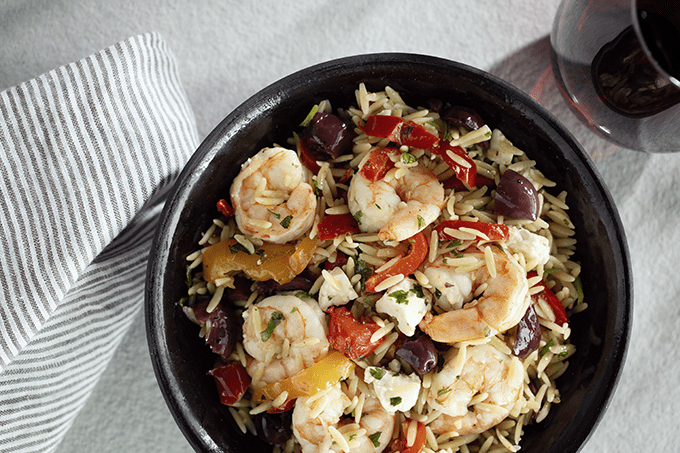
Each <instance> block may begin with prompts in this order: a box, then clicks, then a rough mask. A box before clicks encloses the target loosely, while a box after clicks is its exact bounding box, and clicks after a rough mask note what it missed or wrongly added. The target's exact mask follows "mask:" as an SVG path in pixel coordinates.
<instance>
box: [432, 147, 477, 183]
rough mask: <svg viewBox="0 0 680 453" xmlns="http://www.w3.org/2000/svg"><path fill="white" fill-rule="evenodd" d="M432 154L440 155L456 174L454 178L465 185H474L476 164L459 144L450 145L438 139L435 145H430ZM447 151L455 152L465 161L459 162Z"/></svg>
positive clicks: (475, 181)
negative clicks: (463, 162)
mask: <svg viewBox="0 0 680 453" xmlns="http://www.w3.org/2000/svg"><path fill="white" fill-rule="evenodd" d="M431 151H432V154H435V155H438V156H441V157H442V159H444V162H446V163H447V164H448V166H449V167H451V170H453V172H454V173H455V175H456V178H458V179H460V180H461V181H462V182H464V183H465V184H466V185H467V187H475V185H476V184H477V164H475V162H474V161H473V160H472V159H470V157H469V156H468V155H467V153H466V152H465V150H464V149H463V148H461V147H460V146H451V144H450V143H449V142H447V141H444V140H442V141H440V142H439V143H438V144H437V146H434V147H432V149H431ZM449 151H450V152H452V153H453V154H456V155H457V156H459V157H460V158H461V159H463V160H464V161H465V164H464V165H463V164H460V163H458V162H457V161H456V159H454V158H452V157H451V156H450V155H449Z"/></svg>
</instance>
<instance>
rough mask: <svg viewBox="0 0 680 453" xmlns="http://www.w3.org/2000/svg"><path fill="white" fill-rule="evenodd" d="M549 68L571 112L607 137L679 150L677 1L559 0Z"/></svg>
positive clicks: (648, 148)
mask: <svg viewBox="0 0 680 453" xmlns="http://www.w3.org/2000/svg"><path fill="white" fill-rule="evenodd" d="M550 46H551V63H552V66H553V72H554V74H555V78H556V80H557V83H558V85H559V86H560V88H561V91H562V93H563V94H564V95H565V97H566V99H567V100H568V103H569V105H570V107H571V108H572V110H573V111H574V112H575V113H576V115H577V116H579V117H580V118H581V119H582V120H583V121H585V122H586V123H587V124H588V125H590V126H591V127H592V128H593V129H594V130H595V131H597V132H598V133H599V134H600V135H601V136H603V137H604V138H605V139H607V140H609V141H611V142H614V143H616V144H617V145H619V146H622V147H625V148H630V149H634V150H637V151H643V152H649V153H666V152H676V151H680V2H679V1H677V0H664V1H661V0H563V1H562V3H561V4H560V6H559V8H558V12H557V15H556V17H555V22H554V24H553V29H552V32H551V35H550Z"/></svg>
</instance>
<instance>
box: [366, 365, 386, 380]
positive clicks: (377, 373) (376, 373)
mask: <svg viewBox="0 0 680 453" xmlns="http://www.w3.org/2000/svg"><path fill="white" fill-rule="evenodd" d="M368 372H369V373H371V376H373V378H374V379H377V380H380V379H382V377H383V376H385V370H383V369H382V368H369V369H368Z"/></svg>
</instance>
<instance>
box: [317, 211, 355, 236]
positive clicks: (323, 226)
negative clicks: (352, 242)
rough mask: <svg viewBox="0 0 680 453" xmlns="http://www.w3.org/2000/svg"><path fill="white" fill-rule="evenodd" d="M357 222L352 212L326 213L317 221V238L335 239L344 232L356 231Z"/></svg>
mask: <svg viewBox="0 0 680 453" xmlns="http://www.w3.org/2000/svg"><path fill="white" fill-rule="evenodd" d="M360 231H361V230H359V224H358V223H357V221H356V219H355V218H354V217H352V214H331V215H326V216H325V217H324V218H323V219H321V222H319V230H318V235H319V240H320V241H325V240H326V239H335V238H337V237H340V236H344V235H345V234H346V233H358V232H360Z"/></svg>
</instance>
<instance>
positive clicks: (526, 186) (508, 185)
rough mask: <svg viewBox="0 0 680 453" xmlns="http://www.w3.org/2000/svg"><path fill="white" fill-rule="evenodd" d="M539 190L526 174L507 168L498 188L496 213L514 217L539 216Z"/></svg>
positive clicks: (531, 218)
mask: <svg viewBox="0 0 680 453" xmlns="http://www.w3.org/2000/svg"><path fill="white" fill-rule="evenodd" d="M538 209H539V201H538V192H536V188H535V187H534V185H533V184H532V183H531V181H529V180H528V179H527V178H525V177H524V176H522V175H520V174H519V173H517V172H514V171H512V170H506V171H505V173H503V176H502V177H501V180H500V182H499V183H498V187H497V188H496V198H495V206H494V213H495V214H497V215H503V216H506V217H511V218H513V219H527V220H532V221H533V220H536V219H537V218H538Z"/></svg>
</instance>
